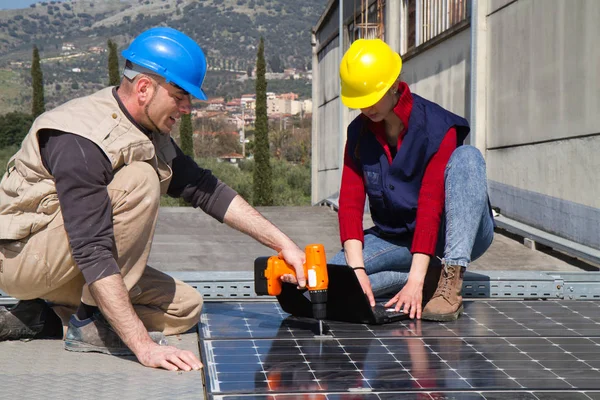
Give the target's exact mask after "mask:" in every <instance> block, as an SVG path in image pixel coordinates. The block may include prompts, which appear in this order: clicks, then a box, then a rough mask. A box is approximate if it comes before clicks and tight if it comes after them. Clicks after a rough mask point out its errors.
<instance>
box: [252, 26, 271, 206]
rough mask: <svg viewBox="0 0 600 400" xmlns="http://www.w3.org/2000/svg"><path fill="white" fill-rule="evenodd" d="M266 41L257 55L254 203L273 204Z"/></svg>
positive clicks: (260, 46) (261, 41)
mask: <svg viewBox="0 0 600 400" xmlns="http://www.w3.org/2000/svg"><path fill="white" fill-rule="evenodd" d="M264 50H265V43H264V40H263V38H262V37H261V38H260V43H259V45H258V52H257V55H256V121H255V123H254V136H255V139H254V159H255V160H256V163H255V165H254V197H253V200H254V204H255V205H257V206H270V205H272V204H273V181H272V179H273V176H272V171H271V164H270V154H269V153H270V152H269V120H268V118H267V81H266V79H265V70H266V66H265V52H264Z"/></svg>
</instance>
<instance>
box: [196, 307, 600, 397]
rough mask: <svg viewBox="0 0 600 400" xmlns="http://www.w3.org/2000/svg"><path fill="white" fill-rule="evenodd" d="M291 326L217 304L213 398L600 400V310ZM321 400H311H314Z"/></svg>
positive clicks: (206, 351) (486, 310)
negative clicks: (322, 330) (320, 328)
mask: <svg viewBox="0 0 600 400" xmlns="http://www.w3.org/2000/svg"><path fill="white" fill-rule="evenodd" d="M326 325H327V327H328V335H327V336H325V337H318V336H317V335H315V333H316V332H317V331H316V326H317V324H316V322H315V321H314V320H310V319H302V318H295V317H291V316H289V315H288V314H286V313H284V312H283V311H282V310H281V309H280V308H279V305H278V303H276V302H237V303H236V302H222V303H206V304H205V306H204V311H203V315H202V321H201V324H200V332H201V349H202V357H203V361H204V364H205V369H204V371H205V375H206V376H205V377H206V385H207V391H208V393H209V394H210V395H211V396H212V398H213V399H228V400H229V399H236V398H240V399H241V398H243V399H248V398H256V399H271V400H272V399H290V398H293V397H294V396H297V397H296V398H307V399H321V398H322V399H413V398H414V399H562V398H565V399H579V398H581V399H587V400H589V399H600V394H599V393H600V329H599V325H600V303H599V302H593V301H589V302H575V301H497V300H495V301H494V300H491V301H483V300H478V301H467V302H465V313H464V315H463V316H462V317H461V318H460V319H459V320H458V321H454V322H449V323H433V322H425V321H400V322H398V323H395V324H388V325H377V326H369V325H360V324H347V323H340V322H332V321H327V322H326ZM309 395H310V396H311V397H308V396H309Z"/></svg>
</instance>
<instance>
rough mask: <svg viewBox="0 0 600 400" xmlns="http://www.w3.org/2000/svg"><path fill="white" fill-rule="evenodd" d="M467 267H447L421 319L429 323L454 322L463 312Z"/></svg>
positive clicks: (443, 270)
mask: <svg viewBox="0 0 600 400" xmlns="http://www.w3.org/2000/svg"><path fill="white" fill-rule="evenodd" d="M464 273H465V267H461V266H460V265H445V266H444V267H443V268H442V274H441V275H440V280H439V283H438V286H437V290H436V291H435V294H434V295H433V297H432V298H431V300H430V301H429V302H428V303H427V305H426V306H425V308H424V309H423V313H422V314H421V318H422V319H425V320H429V321H441V322H445V321H454V320H456V319H458V317H459V316H460V314H462V312H463V304H462V296H461V295H460V292H461V290H462V284H463V276H464Z"/></svg>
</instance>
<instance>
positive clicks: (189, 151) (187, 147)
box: [179, 114, 194, 158]
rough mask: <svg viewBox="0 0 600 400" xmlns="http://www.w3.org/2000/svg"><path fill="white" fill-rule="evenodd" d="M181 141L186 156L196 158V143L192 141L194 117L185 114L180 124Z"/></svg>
mask: <svg viewBox="0 0 600 400" xmlns="http://www.w3.org/2000/svg"><path fill="white" fill-rule="evenodd" d="M179 140H180V141H181V151H183V153H184V154H185V155H188V156H190V157H192V158H194V143H193V141H192V116H191V115H190V114H183V115H182V116H181V123H180V124H179Z"/></svg>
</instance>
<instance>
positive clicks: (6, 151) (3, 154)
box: [0, 146, 19, 176]
mask: <svg viewBox="0 0 600 400" xmlns="http://www.w3.org/2000/svg"><path fill="white" fill-rule="evenodd" d="M17 150H19V147H18V146H9V147H5V148H2V149H0V176H2V175H4V173H5V172H6V164H8V160H10V158H11V157H12V156H13V154H15V153H16V152H17Z"/></svg>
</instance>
